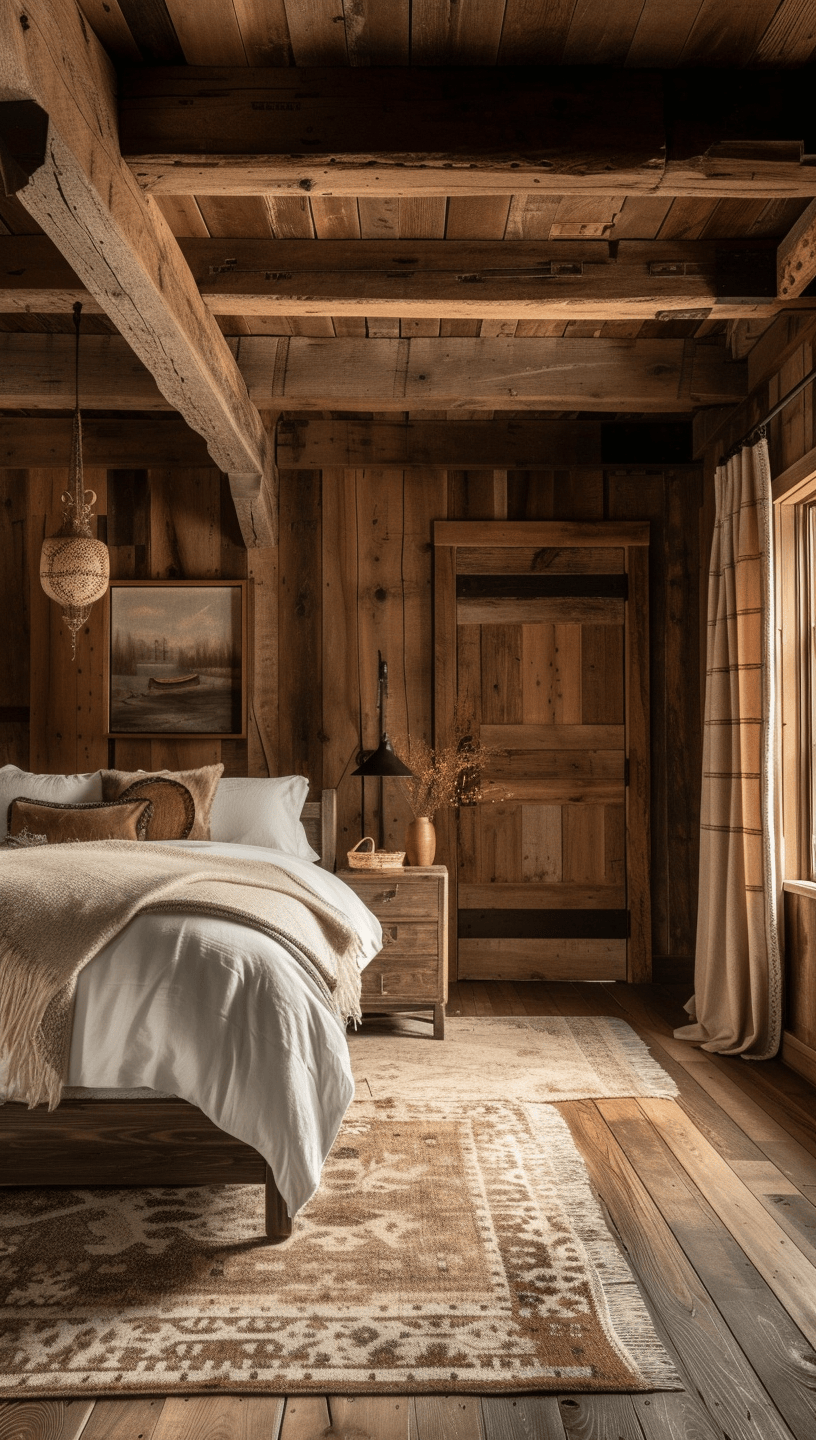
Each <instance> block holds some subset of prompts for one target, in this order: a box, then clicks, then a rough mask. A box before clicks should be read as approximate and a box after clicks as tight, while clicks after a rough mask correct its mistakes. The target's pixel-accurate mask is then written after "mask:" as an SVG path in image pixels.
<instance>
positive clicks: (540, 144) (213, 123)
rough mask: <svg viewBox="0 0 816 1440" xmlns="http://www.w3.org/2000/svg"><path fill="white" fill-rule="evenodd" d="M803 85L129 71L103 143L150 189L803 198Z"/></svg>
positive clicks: (789, 80) (459, 73) (517, 69)
mask: <svg viewBox="0 0 816 1440" xmlns="http://www.w3.org/2000/svg"><path fill="white" fill-rule="evenodd" d="M812 94H813V68H812V67H808V66H806V67H803V68H801V69H798V70H792V71H791V70H788V71H781V70H780V71H776V70H758V71H756V72H754V73H752V75H751V78H750V83H749V84H747V83H746V81H745V75H744V72H741V71H737V70H724V69H717V70H676V71H657V70H634V69H633V70H627V71H626V72H625V73H622V72H621V71H620V70H616V69H611V68H609V67H605V66H593V67H591V68H586V67H580V66H565V67H561V68H547V67H524V66H507V67H501V66H497V67H495V68H494V67H467V66H462V67H448V68H446V67H441V66H440V67H437V68H433V69H431V68H428V69H422V68H417V67H412V68H406V67H401V68H392V69H380V68H376V67H368V66H365V67H353V66H352V67H348V68H344V67H342V66H338V67H336V68H333V69H303V68H296V69H295V68H288V69H273V68H267V69H252V68H247V67H242V68H240V69H239V68H230V67H216V66H194V65H188V66H157V67H149V66H143V67H133V68H131V69H130V70H128V71H126V72H125V73H124V75H123V77H122V84H121V88H120V112H119V113H120V136H121V144H122V153H123V155H124V156H125V157H126V159H127V161H128V163H129V164H130V166H131V167H132V170H133V173H134V175H135V177H136V179H137V180H138V182H139V184H140V185H141V186H143V188H144V189H145V190H147V191H151V192H153V193H164V194H176V195H179V194H196V195H260V194H270V195H301V196H302V195H304V194H310V195H316V196H320V195H333V196H338V195H356V196H371V195H377V196H384V195H392V196H411V195H426V196H427V195H448V196H453V195H488V194H504V195H507V194H511V193H512V194H521V193H524V192H526V193H528V194H538V195H544V194H557V195H568V194H584V195H620V194H658V193H659V194H661V195H666V196H671V195H690V196H694V195H698V196H712V195H719V196H729V195H730V196H742V197H745V198H752V197H757V196H762V195H765V196H779V197H782V196H811V195H814V194H816V166H814V165H813V163H812V160H813V157H814V154H816V138H815V136H816V131H815V130H814V120H813V108H812V99H811V97H812ZM809 162H810V163H809Z"/></svg>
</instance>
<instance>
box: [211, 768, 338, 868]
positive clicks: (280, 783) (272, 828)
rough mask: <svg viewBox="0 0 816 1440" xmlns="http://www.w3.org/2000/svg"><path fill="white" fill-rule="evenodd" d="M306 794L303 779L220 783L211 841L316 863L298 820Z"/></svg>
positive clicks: (215, 801)
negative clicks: (258, 846)
mask: <svg viewBox="0 0 816 1440" xmlns="http://www.w3.org/2000/svg"><path fill="white" fill-rule="evenodd" d="M308 793H309V782H308V780H306V779H305V778H304V776H303V775H282V776H277V777H275V778H266V777H263V778H261V777H256V776H250V777H249V778H247V779H244V778H243V777H241V778H240V779H235V778H233V777H231V776H228V777H227V778H226V779H221V780H219V782H218V789H217V790H216V792H215V799H214V800H213V805H212V810H211V811H210V837H211V839H213V840H219V841H221V842H225V841H226V842H228V843H231V844H234V845H262V846H263V847H264V849H266V850H282V851H284V853H285V854H287V855H297V856H298V857H299V859H301V860H319V859H320V856H319V855H318V854H317V852H316V851H315V850H313V849H312V847H311V845H310V844H309V842H308V840H307V839H306V831H305V830H304V828H303V825H302V823H301V819H300V814H301V811H302V809H303V805H304V802H305V800H306V796H307V795H308Z"/></svg>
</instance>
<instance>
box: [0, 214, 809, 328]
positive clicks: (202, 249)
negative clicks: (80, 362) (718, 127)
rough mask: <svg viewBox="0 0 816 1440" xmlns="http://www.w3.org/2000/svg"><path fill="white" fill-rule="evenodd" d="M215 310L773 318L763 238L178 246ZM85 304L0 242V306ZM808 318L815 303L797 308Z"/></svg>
mask: <svg viewBox="0 0 816 1440" xmlns="http://www.w3.org/2000/svg"><path fill="white" fill-rule="evenodd" d="M178 243H179V248H180V249H181V252H182V254H183V255H184V258H185V259H186V261H187V263H188V265H189V267H190V271H191V274H192V276H193V279H194V280H195V282H196V284H197V286H198V288H199V291H200V293H201V295H202V296H203V299H204V303H205V304H206V306H207V308H208V309H209V310H210V311H211V312H212V313H213V314H216V315H327V314H328V315H372V316H388V315H400V316H403V317H422V316H426V317H433V318H437V317H439V316H440V315H445V316H446V317H448V318H450V319H471V318H473V317H474V316H475V317H478V318H480V319H483V318H489V317H496V318H505V317H507V316H508V315H512V316H514V317H516V318H517V319H520V320H557V319H565V318H566V319H580V318H589V319H597V320H650V319H651V320H654V319H663V318H666V319H673V318H683V317H684V316H689V317H692V318H695V319H705V318H706V317H708V316H711V317H713V318H716V319H731V318H738V319H742V318H744V317H746V316H748V317H757V316H758V317H767V316H773V315H775V314H776V313H777V312H778V311H779V309H780V308H781V307H782V305H784V304H786V303H787V302H785V301H782V300H779V299H777V296H776V252H775V250H774V247H773V245H772V244H770V243H767V242H766V243H762V242H759V243H756V242H754V243H753V244H751V243H750V242H746V241H739V242H736V243H730V244H729V243H719V244H717V243H715V242H712V241H708V242H706V241H685V242H680V241H668V240H667V241H654V240H653V241H622V242H620V243H619V244H616V245H615V246H610V245H609V244H608V243H607V242H606V241H605V240H595V241H580V240H578V241H574V240H572V241H571V240H561V241H557V240H556V241H516V240H511V241H488V240H475V241H462V242H456V244H453V243H452V242H451V241H447V240H415V241H405V240H388V241H383V240H321V241H319V242H317V243H316V242H315V241H314V240H253V239H233V238H230V239H226V240H199V239H181V240H179V242H178ZM75 299H78V300H82V301H83V303H87V301H88V300H89V299H90V300H91V305H92V308H94V309H99V308H101V307H99V306H98V305H97V302H96V301H94V300H92V297H89V296H88V292H87V291H86V290H85V288H84V286H82V285H81V284H80V282H79V280H78V279H77V277H76V276H75V275H74V274H73V271H72V270H71V267H70V265H68V263H67V261H66V260H64V259H63V257H62V256H61V255H60V253H59V251H58V250H57V249H56V247H55V246H54V245H53V244H52V243H51V241H50V240H48V239H47V237H45V236H36V235H33V236H15V235H7V236H2V237H0V310H4V311H14V310H24V311H31V312H33V313H34V314H44V313H48V312H52V311H56V312H63V313H64V312H66V311H68V310H70V307H71V305H72V304H73V302H74V300H75ZM793 305H794V308H802V309H816V296H812V297H810V298H807V299H803V300H798V301H794V302H793Z"/></svg>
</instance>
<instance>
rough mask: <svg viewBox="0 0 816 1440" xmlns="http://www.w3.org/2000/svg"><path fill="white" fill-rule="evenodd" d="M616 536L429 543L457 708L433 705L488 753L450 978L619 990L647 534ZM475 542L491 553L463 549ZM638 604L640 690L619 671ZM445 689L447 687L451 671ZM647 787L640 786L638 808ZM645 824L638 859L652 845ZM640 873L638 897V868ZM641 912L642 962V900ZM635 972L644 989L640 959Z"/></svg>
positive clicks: (510, 536) (467, 831)
mask: <svg viewBox="0 0 816 1440" xmlns="http://www.w3.org/2000/svg"><path fill="white" fill-rule="evenodd" d="M619 528H620V527H612V528H610V526H609V525H608V524H606V523H596V524H587V525H579V524H572V523H571V524H569V525H566V526H565V525H561V524H558V523H550V522H546V523H543V524H542V523H540V522H529V523H528V522H523V523H516V522H513V524H505V523H503V522H463V523H457V524H456V525H455V526H453V527H452V526H451V524H450V523H449V522H440V523H439V524H438V525H437V526H436V527H435V538H436V535H437V532H440V531H441V532H443V533H444V534H447V535H448V539H449V543H448V544H447V546H446V548H445V551H444V554H445V556H446V557H447V558H446V559H445V561H444V564H442V565H440V567H439V569H438V571H437V574H438V576H439V577H441V585H442V590H441V592H440V594H439V596H438V601H437V617H438V621H439V631H438V634H439V633H441V632H444V633H445V634H446V635H447V636H448V637H450V639H449V640H448V641H447V642H446V643H448V644H450V643H451V642H452V643H453V645H454V646H455V648H456V651H457V662H456V669H455V673H456V675H457V692H456V694H455V695H453V696H448V697H446V698H444V699H443V704H444V705H446V706H447V712H446V713H447V714H448V716H449V717H452V716H453V715H454V713H455V712H456V710H458V712H459V716H460V718H461V717H462V716H463V715H464V714H466V715H467V717H468V727H469V728H470V726H471V725H472V728H473V733H474V735H477V736H478V737H479V738H480V739H481V741H482V743H483V744H485V745H486V746H488V748H489V749H490V751H491V752H492V753H491V756H490V759H489V761H488V763H487V766H486V768H485V773H484V776H483V783H482V794H481V800H480V803H478V804H477V805H475V806H469V807H467V809H462V810H460V812H459V817H458V831H459V841H458V867H457V868H458V877H457V884H458V887H459V895H458V926H457V930H458V951H459V969H458V974H459V976H460V978H463V979H465V978H485V979H487V978H495V979H519V980H520V979H543V978H552V979H556V978H570V979H576V978H584V979H601V978H607V979H613V978H624V977H625V976H626V974H627V943H628V941H627V936H628V933H629V923H630V908H629V907H630V906H631V903H632V901H631V897H629V896H628V893H627V835H628V834H630V833H631V824H630V820H629V815H628V811H629V801H628V798H627V796H628V792H627V788H626V787H627V783H628V773H629V767H628V765H627V753H628V747H629V744H630V740H629V727H630V723H631V693H632V690H631V687H632V684H633V679H634V681H635V682H636V684H637V687H638V694H639V696H640V697H641V700H642V697H643V695H644V694H645V693H646V690H645V679H644V675H645V672H644V674H641V671H643V667H644V664H645V651H644V648H643V643H642V637H643V635H644V634H645V633H646V630H645V619H646V617H645V612H644V610H643V606H644V603H645V602H644V599H643V575H644V574H645V567H644V565H643V564H642V563H641V564H639V566H635V565H634V562H633V559H632V555H633V550H632V548H631V547H634V546H641V547H642V546H644V545H645V544H647V543H648V535H647V533H646V532H645V531H644V530H643V528H642V527H641V528H639V529H637V534H636V533H635V529H632V531H631V534H630V532H629V531H626V533H625V534H624V533H620V535H618V530H619ZM613 531H614V533H613ZM528 535H529V536H530V540H529V541H525V537H526V536H528ZM471 536H472V537H474V539H475V538H476V537H477V536H478V537H480V538H481V537H483V538H484V544H479V543H468V540H469V537H471ZM491 537H493V538H494V543H492V544H491ZM550 537H551V539H552V543H551V544H548V543H547V542H548V540H549V539H550ZM615 540H616V541H617V543H612V542H613V541H615ZM593 542H594V543H593ZM436 543H437V544H440V543H441V542H440V540H439V539H437V541H436ZM641 553H642V554H643V555H644V556H645V558H646V559H647V558H648V557H647V556H646V552H645V550H644V551H643V552H640V551H639V552H638V557H640V554H641ZM632 574H634V575H635V591H634V593H633V594H632V595H630V585H631V583H632V579H631V577H632ZM632 600H634V602H635V605H636V607H637V633H636V640H635V642H634V653H635V655H636V657H637V663H638V665H639V667H640V669H639V670H638V671H637V674H633V672H632V662H631V660H630V659H628V658H627V657H628V655H629V651H628V649H627V644H628V642H627V640H626V636H627V634H628V633H629V629H630V627H631V625H632V616H633V614H634V613H635V612H634V611H630V604H631V602H632ZM627 665H629V671H627V670H626V666H627ZM440 673H447V674H450V673H451V670H450V661H449V660H444V661H443V664H442V668H441V672H440ZM627 675H628V678H627V680H626V685H625V684H624V679H625V676H627ZM627 687H628V688H627ZM627 697H628V698H627ZM638 703H639V704H640V700H639V702H638ZM641 708H642V707H641ZM438 713H441V708H440V709H439V710H438ZM641 718H642V717H641ZM639 723H640V721H639ZM641 728H642V725H641ZM641 743H642V742H641V741H640V740H639V744H641ZM633 753H634V752H633ZM641 782H642V776H640V775H639V777H638V786H639V790H638V805H639V806H640V808H641V809H642V808H643V807H642V797H643V793H644V792H643V789H642V783H641ZM638 813H639V812H638ZM639 824H640V829H639V831H638V832H637V833H638V841H637V844H638V846H639V852H640V851H643V849H644V845H643V836H644V834H646V833H647V831H646V830H645V829H644V825H643V824H642V823H641V822H639ZM638 864H639V866H640V869H639V872H638V875H639V879H638V885H639V887H640V889H641V890H643V882H644V877H646V876H647V874H648V871H647V868H646V864H645V862H644V860H643V856H642V855H640V854H639V860H638ZM637 903H638V922H637V923H638V928H637V935H638V945H639V946H640V948H641V950H642V946H643V940H642V936H643V933H644V926H643V916H644V913H645V911H644V904H645V906H646V908H648V894H645V898H644V895H640V896H639V899H638V902H637ZM647 958H648V957H647ZM638 967H639V978H640V976H642V974H643V957H642V956H641V957H640V958H639V960H638ZM635 968H636V969H637V967H635ZM633 973H634V972H633Z"/></svg>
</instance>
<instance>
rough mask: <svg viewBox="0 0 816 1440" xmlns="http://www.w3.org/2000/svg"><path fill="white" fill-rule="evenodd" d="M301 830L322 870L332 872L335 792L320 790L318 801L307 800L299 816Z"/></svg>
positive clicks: (335, 821) (335, 822)
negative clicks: (314, 851)
mask: <svg viewBox="0 0 816 1440" xmlns="http://www.w3.org/2000/svg"><path fill="white" fill-rule="evenodd" d="M300 818H301V820H302V821H303V828H304V830H305V831H306V835H307V838H308V841H309V844H310V845H311V847H312V849H313V850H316V851H317V852H318V854H319V856H320V864H321V866H322V868H323V869H324V870H333V869H334V862H335V858H336V852H337V791H336V790H321V792H320V799H319V800H307V801H306V804H305V805H304V807H303V811H302V814H301V817H300Z"/></svg>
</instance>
